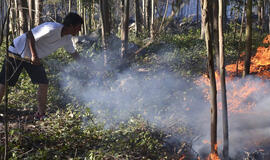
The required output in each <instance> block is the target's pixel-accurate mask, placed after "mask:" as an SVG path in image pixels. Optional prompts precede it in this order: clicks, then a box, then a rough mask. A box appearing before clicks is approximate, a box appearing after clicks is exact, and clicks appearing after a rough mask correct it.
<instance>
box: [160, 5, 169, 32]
mask: <svg viewBox="0 0 270 160" xmlns="http://www.w3.org/2000/svg"><path fill="white" fill-rule="evenodd" d="M168 6H169V0H167V1H166V7H165V11H164V14H163V16H162V21H161V23H160V27H159V30H158V33H160V32H161V30H162V29H163V24H164V21H165V18H166V16H167V12H168Z"/></svg>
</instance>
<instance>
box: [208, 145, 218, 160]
mask: <svg viewBox="0 0 270 160" xmlns="http://www.w3.org/2000/svg"><path fill="white" fill-rule="evenodd" d="M217 149H218V145H217V144H215V152H214V153H210V154H209V156H208V158H207V160H220V158H219V156H218V154H217Z"/></svg>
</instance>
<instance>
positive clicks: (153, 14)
mask: <svg viewBox="0 0 270 160" xmlns="http://www.w3.org/2000/svg"><path fill="white" fill-rule="evenodd" d="M154 16H155V1H154V0H151V23H150V38H151V39H154V36H155V35H154V18H155V17H154Z"/></svg>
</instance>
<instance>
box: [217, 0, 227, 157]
mask: <svg viewBox="0 0 270 160" xmlns="http://www.w3.org/2000/svg"><path fill="white" fill-rule="evenodd" d="M222 3H223V2H222V0H219V12H218V13H219V14H218V26H219V32H218V33H219V58H220V59H219V60H220V64H219V65H220V69H219V72H220V86H221V102H222V119H223V125H222V126H223V157H224V160H229V130H228V128H229V127H228V126H229V125H228V109H227V95H226V81H225V72H226V71H225V65H224V40H223V14H222V13H223V4H222Z"/></svg>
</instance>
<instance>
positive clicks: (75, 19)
mask: <svg viewBox="0 0 270 160" xmlns="http://www.w3.org/2000/svg"><path fill="white" fill-rule="evenodd" d="M79 24H83V19H82V17H81V16H80V15H78V14H77V13H73V12H69V13H68V14H67V15H66V17H65V18H64V22H63V25H64V26H70V25H73V26H75V25H79Z"/></svg>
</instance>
